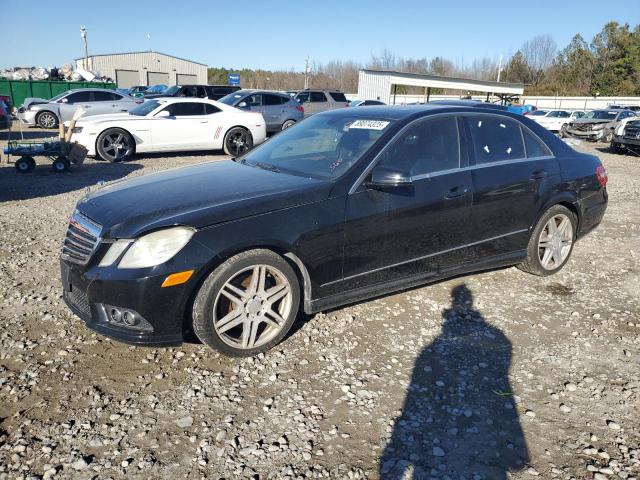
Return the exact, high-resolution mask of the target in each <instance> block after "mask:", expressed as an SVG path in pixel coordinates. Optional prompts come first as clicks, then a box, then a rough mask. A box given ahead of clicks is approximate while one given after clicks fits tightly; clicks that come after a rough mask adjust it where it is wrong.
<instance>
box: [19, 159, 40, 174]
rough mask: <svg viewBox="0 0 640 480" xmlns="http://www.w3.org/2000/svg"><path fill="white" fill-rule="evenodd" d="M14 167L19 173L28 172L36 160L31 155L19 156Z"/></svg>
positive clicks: (34, 166) (34, 165)
mask: <svg viewBox="0 0 640 480" xmlns="http://www.w3.org/2000/svg"><path fill="white" fill-rule="evenodd" d="M15 167H16V170H17V171H18V172H19V173H29V172H31V171H32V170H33V169H34V168H36V161H35V160H34V159H33V157H20V158H19V159H18V160H17V161H16V163H15Z"/></svg>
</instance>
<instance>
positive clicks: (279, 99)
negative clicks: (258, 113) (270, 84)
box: [262, 94, 289, 105]
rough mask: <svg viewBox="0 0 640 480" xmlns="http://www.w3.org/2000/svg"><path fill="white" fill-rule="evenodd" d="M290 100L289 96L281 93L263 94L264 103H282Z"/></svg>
mask: <svg viewBox="0 0 640 480" xmlns="http://www.w3.org/2000/svg"><path fill="white" fill-rule="evenodd" d="M288 101H289V99H288V98H286V97H283V96H280V95H271V94H264V95H263V96H262V102H263V104H264V105H282V104H283V103H287V102H288Z"/></svg>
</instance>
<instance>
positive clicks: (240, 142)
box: [222, 127, 253, 157]
mask: <svg viewBox="0 0 640 480" xmlns="http://www.w3.org/2000/svg"><path fill="white" fill-rule="evenodd" d="M222 145H223V147H224V153H226V154H227V155H230V156H232V157H238V156H240V155H242V154H243V153H246V152H248V151H249V150H251V149H252V148H253V136H252V135H251V132H249V130H247V129H246V128H242V127H233V128H232V129H231V130H229V131H228V132H227V133H226V134H225V136H224V141H223V143H222Z"/></svg>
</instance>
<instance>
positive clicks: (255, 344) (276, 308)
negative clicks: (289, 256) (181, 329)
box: [193, 249, 300, 357]
mask: <svg viewBox="0 0 640 480" xmlns="http://www.w3.org/2000/svg"><path fill="white" fill-rule="evenodd" d="M263 272H264V273H263ZM261 278H264V280H261ZM254 279H255V280H254ZM261 286H262V288H260V287H261ZM269 292H271V293H269ZM270 297H271V298H270ZM274 298H275V299H274ZM299 306H300V285H299V283H298V277H297V276H296V274H295V272H294V271H293V269H292V268H291V266H290V265H289V263H287V261H286V260H285V259H283V258H282V257H281V256H279V255H277V254H276V253H274V252H272V251H271V250H263V249H260V250H249V251H246V252H242V253H239V254H238V255H234V256H233V257H231V258H229V259H227V260H226V261H225V262H224V263H222V264H221V265H220V266H218V268H216V269H215V270H214V271H213V272H212V273H211V274H210V275H209V276H208V277H207V278H206V280H205V281H204V283H203V284H202V286H201V287H200V290H199V291H198V294H197V295H196V298H195V300H194V303H193V331H194V333H195V334H196V336H197V337H198V338H199V339H200V340H201V341H202V342H203V343H205V344H206V345H208V346H209V347H211V348H213V349H215V350H218V351H219V352H222V353H223V354H225V355H229V356H234V357H244V356H251V355H255V354H257V353H260V352H265V351H267V350H269V349H270V348H272V347H273V346H274V345H276V344H278V343H279V342H280V341H281V340H282V339H283V338H284V336H285V335H286V334H287V332H288V331H289V330H290V329H291V325H293V322H294V321H295V319H296V317H297V315H298V308H299Z"/></svg>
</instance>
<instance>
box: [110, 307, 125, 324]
mask: <svg viewBox="0 0 640 480" xmlns="http://www.w3.org/2000/svg"><path fill="white" fill-rule="evenodd" d="M109 319H110V320H111V321H112V322H115V323H120V321H121V320H122V312H120V310H118V309H117V308H111V309H109Z"/></svg>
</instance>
